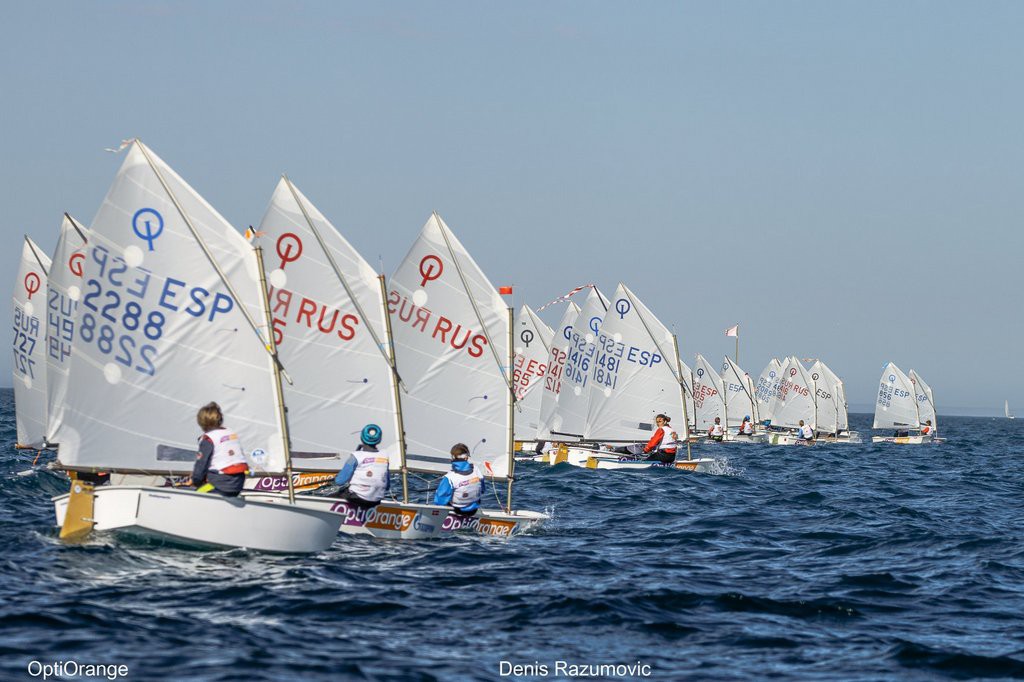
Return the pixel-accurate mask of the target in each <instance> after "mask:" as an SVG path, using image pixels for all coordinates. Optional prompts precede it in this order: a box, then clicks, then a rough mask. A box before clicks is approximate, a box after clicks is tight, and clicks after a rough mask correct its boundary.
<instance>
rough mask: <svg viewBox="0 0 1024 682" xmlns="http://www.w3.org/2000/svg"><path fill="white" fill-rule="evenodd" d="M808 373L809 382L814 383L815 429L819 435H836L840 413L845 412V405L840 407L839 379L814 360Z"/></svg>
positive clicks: (825, 366) (821, 363)
mask: <svg viewBox="0 0 1024 682" xmlns="http://www.w3.org/2000/svg"><path fill="white" fill-rule="evenodd" d="M808 371H809V372H810V374H811V381H812V382H814V384H813V385H814V396H815V403H816V405H817V416H816V419H817V421H816V423H815V425H814V426H815V429H816V430H817V431H818V432H819V433H831V434H834V433H838V431H839V429H840V426H839V424H840V411H842V412H843V413H845V412H846V407H845V405H843V406H842V407H841V403H840V398H839V390H840V381H839V377H837V376H836V374H835V372H833V371H832V370H831V369H829V367H828V365H826V364H825V363H824V362H822V361H821V360H815V361H814V364H813V365H811V368H810V370H808Z"/></svg>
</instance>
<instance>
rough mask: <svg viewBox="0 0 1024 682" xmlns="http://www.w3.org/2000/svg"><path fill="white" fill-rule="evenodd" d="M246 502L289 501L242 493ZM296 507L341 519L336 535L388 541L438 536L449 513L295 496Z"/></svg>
mask: <svg viewBox="0 0 1024 682" xmlns="http://www.w3.org/2000/svg"><path fill="white" fill-rule="evenodd" d="M242 496H243V497H245V498H246V499H247V500H260V501H264V502H268V503H271V504H288V497H287V496H285V495H282V494H278V493H262V492H255V491H253V492H249V491H246V492H243V493H242ZM295 504H296V505H297V506H299V507H302V508H304V509H316V510H320V511H326V512H332V513H334V514H339V515H341V517H342V521H341V526H340V528H339V529H338V532H339V533H345V534H347V535H372V536H373V537H377V538H387V539H390V540H428V539H430V538H436V537H438V536H439V535H440V534H441V527H442V525H443V524H444V523H445V521H446V519H447V517H448V515H449V513H450V512H451V509H449V508H448V507H438V506H436V505H432V504H407V503H402V502H391V501H388V502H381V503H380V504H378V505H377V506H376V507H371V508H369V509H363V508H360V507H357V506H356V505H354V504H352V503H351V502H349V501H348V500H341V499H338V498H336V497H321V496H317V495H296V496H295Z"/></svg>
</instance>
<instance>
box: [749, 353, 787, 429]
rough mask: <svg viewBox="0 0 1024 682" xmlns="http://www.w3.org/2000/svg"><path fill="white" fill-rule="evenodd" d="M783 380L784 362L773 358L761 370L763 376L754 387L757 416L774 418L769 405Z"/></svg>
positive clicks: (762, 418) (760, 418)
mask: <svg viewBox="0 0 1024 682" xmlns="http://www.w3.org/2000/svg"><path fill="white" fill-rule="evenodd" d="M781 380H782V364H781V363H780V362H779V361H778V360H776V359H775V358H772V359H771V361H769V362H768V365H767V366H766V367H765V368H764V371H762V372H761V376H759V377H758V379H757V386H756V388H755V389H754V398H755V399H756V400H757V416H758V419H759V420H760V421H764V420H766V419H769V420H770V419H771V418H772V414H771V410H770V409H769V406H770V405H771V402H772V397H773V396H774V395H775V393H776V391H777V390H778V388H779V382H780V381H781Z"/></svg>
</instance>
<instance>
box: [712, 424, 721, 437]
mask: <svg viewBox="0 0 1024 682" xmlns="http://www.w3.org/2000/svg"><path fill="white" fill-rule="evenodd" d="M709 433H710V435H712V436H715V437H718V436H724V435H725V429H723V428H722V425H721V424H712V425H711V431H710V432H709Z"/></svg>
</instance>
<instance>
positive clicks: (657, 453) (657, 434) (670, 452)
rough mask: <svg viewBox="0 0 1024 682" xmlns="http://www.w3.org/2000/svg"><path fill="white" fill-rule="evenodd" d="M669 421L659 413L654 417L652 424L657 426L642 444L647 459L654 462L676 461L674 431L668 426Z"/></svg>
mask: <svg viewBox="0 0 1024 682" xmlns="http://www.w3.org/2000/svg"><path fill="white" fill-rule="evenodd" d="M669 421H671V420H670V419H669V418H668V416H666V415H664V414H659V415H658V416H657V417H655V418H654V424H655V425H656V426H657V427H658V428H657V429H656V430H655V431H654V435H653V436H651V439H650V440H649V441H647V445H645V446H644V454H645V455H647V459H649V460H651V461H654V462H662V463H664V464H671V463H672V462H674V461H676V445H675V441H676V433H675V432H674V431H673V430H672V427H671V426H669Z"/></svg>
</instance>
